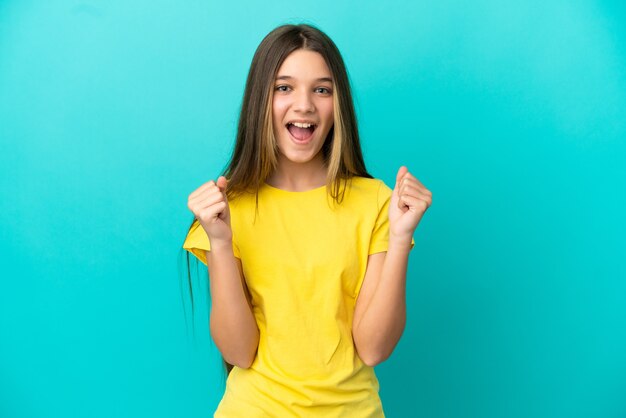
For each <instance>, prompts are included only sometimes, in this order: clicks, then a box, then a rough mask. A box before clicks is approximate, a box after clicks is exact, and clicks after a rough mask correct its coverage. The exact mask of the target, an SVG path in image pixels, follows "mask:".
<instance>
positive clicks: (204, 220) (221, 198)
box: [187, 176, 233, 246]
mask: <svg viewBox="0 0 626 418" xmlns="http://www.w3.org/2000/svg"><path fill="white" fill-rule="evenodd" d="M227 184H228V181H227V180H226V177H224V176H220V177H219V178H218V179H217V183H216V182H214V181H213V180H211V181H209V182H208V183H205V184H203V185H202V186H200V187H198V188H197V189H196V190H194V191H193V192H191V194H190V195H189V199H188V201H187V207H188V208H189V210H190V211H191V212H193V214H194V215H195V217H196V219H198V221H199V222H200V225H202V228H204V230H205V232H206V234H207V236H208V237H209V241H210V242H211V246H213V245H214V244H215V243H216V242H218V241H231V240H232V237H233V232H232V229H231V228H230V209H229V207H228V199H227V197H226V185H227Z"/></svg>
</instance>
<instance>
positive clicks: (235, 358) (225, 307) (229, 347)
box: [206, 242, 259, 368]
mask: <svg viewBox="0 0 626 418" xmlns="http://www.w3.org/2000/svg"><path fill="white" fill-rule="evenodd" d="M206 259H207V267H208V270H209V276H210V282H209V284H210V290H211V300H212V303H211V314H210V325H209V327H210V330H211V337H212V338H213V340H214V341H215V344H216V345H217V347H218V349H219V350H220V352H221V353H222V356H224V360H226V361H227V362H228V363H230V364H232V365H235V366H237V367H241V368H248V367H250V365H251V364H252V362H253V361H254V357H255V356H256V350H257V347H258V345H259V328H258V326H257V323H256V320H255V319H254V314H253V313H252V303H251V302H250V295H249V293H248V289H247V286H246V283H245V280H244V276H243V271H242V267H241V261H240V260H239V259H237V258H235V256H234V254H233V247H232V243H229V242H227V243H223V244H222V243H217V242H215V244H214V245H212V247H211V251H207V252H206Z"/></svg>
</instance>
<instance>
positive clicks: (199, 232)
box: [183, 219, 241, 265]
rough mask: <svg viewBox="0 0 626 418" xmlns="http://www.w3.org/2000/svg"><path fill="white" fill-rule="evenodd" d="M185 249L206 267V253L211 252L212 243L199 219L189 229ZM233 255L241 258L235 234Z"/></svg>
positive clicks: (184, 244)
mask: <svg viewBox="0 0 626 418" xmlns="http://www.w3.org/2000/svg"><path fill="white" fill-rule="evenodd" d="M183 248H184V249H185V250H187V251H189V252H190V253H192V254H193V255H195V256H196V257H197V258H198V260H200V261H201V262H202V263H203V264H205V265H206V253H205V251H211V242H210V241H209V237H208V236H207V234H206V232H205V230H204V228H202V226H201V225H200V222H198V220H197V219H196V220H195V221H194V222H193V224H192V225H191V228H189V232H188V233H187V237H186V238H185V242H184V243H183ZM233 254H234V255H235V257H237V258H241V255H240V254H239V247H238V246H237V245H236V244H235V238H234V234H233Z"/></svg>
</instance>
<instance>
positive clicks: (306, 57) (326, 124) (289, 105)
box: [272, 49, 334, 164]
mask: <svg viewBox="0 0 626 418" xmlns="http://www.w3.org/2000/svg"><path fill="white" fill-rule="evenodd" d="M333 94H334V93H333V82H332V76H331V73H330V70H329V69H328V66H327V65H326V62H325V61H324V58H323V57H322V56H321V55H320V54H319V53H317V52H313V51H308V50H304V49H298V50H295V51H294V52H292V53H291V54H290V55H289V56H287V58H286V59H285V61H284V62H283V64H282V65H281V66H280V68H279V69H278V73H277V75H276V79H275V80H274V98H273V101H272V121H273V124H274V136H275V137H276V141H277V143H278V149H279V157H278V162H279V164H280V163H281V162H285V161H286V160H288V161H290V162H294V163H308V162H315V161H318V162H320V163H321V161H322V154H321V153H320V150H321V149H322V145H324V140H325V139H326V135H328V132H329V131H330V128H331V127H332V126H333Z"/></svg>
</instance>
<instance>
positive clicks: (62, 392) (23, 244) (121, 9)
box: [0, 0, 626, 418]
mask: <svg viewBox="0 0 626 418" xmlns="http://www.w3.org/2000/svg"><path fill="white" fill-rule="evenodd" d="M625 17H626V13H625V8H624V5H623V3H622V2H617V1H615V2H610V1H592V0H581V1H576V2H567V1H547V2H546V1H538V0H534V1H530V2H513V1H508V2H497V1H489V0H478V1H475V2H470V3H466V2H455V1H446V0H444V1H423V2H412V1H411V2H410V1H404V2H386V3H384V2H369V3H368V2H362V1H359V2H357V1H349V2H337V1H327V0H321V1H318V2H314V3H309V4H301V3H296V2H286V1H276V2H272V3H267V2H252V1H245V2H203V1H198V0H196V1H189V0H186V1H178V2H174V1H156V2H154V1H146V0H137V1H133V2H126V1H108V2H102V1H95V0H92V1H84V2H81V1H70V0H55V1H46V2H37V1H28V0H26V1H4V2H0V167H1V168H0V170H1V175H0V193H1V196H0V254H2V256H1V258H0V260H1V261H0V263H1V264H0V268H1V270H0V271H1V272H2V273H1V277H2V279H1V281H0V416H2V417H11V418H25V417H29V418H30V417H65V418H67V417H81V418H83V417H143V416H150V417H178V416H185V417H206V416H210V415H211V413H212V411H213V410H214V409H215V407H216V405H217V403H218V402H219V400H220V398H221V395H222V391H223V384H224V382H223V376H222V372H221V368H220V367H221V359H220V356H219V352H218V351H217V349H216V347H215V345H214V344H213V343H212V341H211V340H210V336H209V332H208V322H207V321H208V318H207V315H208V314H207V313H208V302H207V294H206V292H207V283H206V269H205V270H204V271H203V270H200V271H199V272H198V273H199V274H198V278H197V281H196V285H197V287H196V293H195V296H196V301H197V302H198V303H199V304H198V305H197V306H196V312H195V337H194V333H193V332H192V327H191V322H190V321H191V317H190V314H191V311H190V306H189V300H188V297H187V298H186V299H185V302H186V304H184V305H183V302H182V299H181V288H180V282H179V280H180V278H179V276H178V270H177V269H178V265H177V257H178V250H179V248H180V246H181V244H182V241H183V239H184V236H185V233H186V228H187V227H188V225H189V223H190V221H191V216H192V215H191V213H190V212H189V211H188V209H187V207H186V204H187V195H188V194H189V193H190V192H191V191H192V190H194V189H195V188H196V187H198V186H199V185H200V184H202V183H204V182H206V181H208V180H209V179H212V178H215V177H216V176H217V175H218V174H219V172H220V171H221V170H222V168H223V167H224V166H225V164H226V162H227V160H228V157H229V155H230V151H231V148H232V145H233V140H234V135H235V129H236V123H237V116H238V114H237V112H238V109H239V106H240V104H241V98H242V93H243V87H244V83H245V78H246V75H247V71H248V66H249V64H250V61H251V59H252V55H253V53H254V50H255V49H256V47H257V45H258V43H259V42H260V41H261V39H262V38H263V36H264V35H265V34H266V33H267V32H269V31H270V30H271V29H273V28H274V27H275V26H277V25H279V24H282V23H300V22H305V23H312V24H314V25H317V26H319V27H320V28H321V29H322V30H324V31H326V32H327V33H328V34H329V35H330V36H331V37H332V38H333V39H334V41H335V42H336V43H337V45H338V47H339V49H340V50H341V52H342V54H343V56H344V58H345V61H346V64H347V66H348V71H349V74H350V77H351V81H352V84H353V88H354V96H355V101H356V108H357V112H358V118H359V123H360V129H361V134H362V142H363V149H364V153H365V158H366V163H367V165H368V168H369V170H370V171H371V172H372V174H374V175H375V176H376V177H379V178H382V179H383V180H385V181H386V183H387V184H388V185H390V186H393V181H394V178H395V174H396V171H397V169H398V167H399V166H400V165H402V164H406V165H407V166H408V167H409V169H410V170H411V172H412V173H414V174H415V175H416V176H417V177H418V178H419V179H420V180H421V181H422V182H423V183H424V184H425V185H426V186H427V187H428V188H429V189H430V190H431V191H432V192H433V195H434V203H433V206H432V208H431V209H430V210H429V211H428V212H427V214H426V216H425V217H424V219H423V220H422V222H421V224H420V225H419V227H418V229H417V231H416V234H415V241H416V244H415V248H414V250H413V251H412V253H411V258H410V266H409V277H408V294H407V299H408V304H409V312H408V315H409V318H408V322H407V327H406V330H405V334H404V335H403V337H402V340H401V341H400V343H399V345H398V346H397V348H396V351H395V352H394V354H393V355H392V357H391V358H390V359H389V360H387V361H386V362H385V363H383V364H381V365H380V366H377V368H376V371H377V374H378V376H379V379H380V383H381V397H382V399H383V405H384V407H385V411H386V413H387V416H389V417H392V418H395V417H429V418H443V417H476V418H479V417H480V418H485V417H488V418H490V417H493V418H495V417H520V418H521V417H546V418H547V417H557V416H558V417H571V418H573V417H590V416H594V417H603V418H618V417H624V416H626V400H624V393H625V392H624V389H625V387H626V280H625V279H626V268H625V267H624V258H625V257H624V256H625V255H626V242H625V238H624V237H625V236H626V228H625V226H626V222H625V221H624V213H625V209H626V197H625V196H626V195H625V191H626V187H625V186H626V181H625V180H626V171H625V169H624V167H625V163H626V125H625V121H626V45H625V42H626V36H625V35H626V34H625V30H626V24H625V22H626V19H625ZM184 290H185V289H184V288H183V289H182V291H183V292H182V295H184V294H185V292H184ZM185 313H186V317H187V323H186V322H185Z"/></svg>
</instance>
